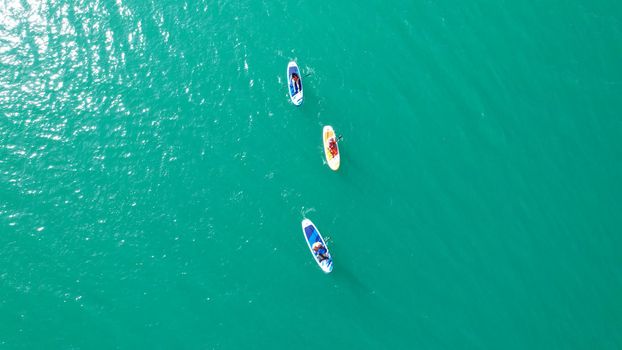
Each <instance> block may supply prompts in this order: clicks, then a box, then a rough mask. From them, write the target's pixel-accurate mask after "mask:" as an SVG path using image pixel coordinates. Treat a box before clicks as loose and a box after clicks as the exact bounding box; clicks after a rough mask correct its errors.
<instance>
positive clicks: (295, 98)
mask: <svg viewBox="0 0 622 350" xmlns="http://www.w3.org/2000/svg"><path fill="white" fill-rule="evenodd" d="M294 75H296V76H297V77H298V79H296V80H294ZM287 91H289V98H290V99H291V100H292V103H293V104H294V105H296V106H300V105H301V104H302V96H303V95H302V75H300V69H298V65H297V64H296V62H295V61H290V62H289V64H288V65H287Z"/></svg>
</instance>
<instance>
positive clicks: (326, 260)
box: [302, 219, 333, 273]
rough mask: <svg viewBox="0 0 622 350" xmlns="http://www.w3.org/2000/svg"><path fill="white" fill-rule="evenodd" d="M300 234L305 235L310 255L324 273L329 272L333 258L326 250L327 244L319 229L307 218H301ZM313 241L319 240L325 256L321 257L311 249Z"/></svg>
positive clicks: (331, 269)
mask: <svg viewBox="0 0 622 350" xmlns="http://www.w3.org/2000/svg"><path fill="white" fill-rule="evenodd" d="M302 234H303V235H304V236H305V239H306V240H307V245H308V246H309V250H310V251H311V255H313V259H314V260H315V262H316V263H317V264H318V265H319V266H320V268H321V269H322V271H324V272H325V273H330V272H331V271H333V258H332V256H331V255H330V252H329V251H328V246H326V242H325V241H324V238H322V235H321V234H320V231H318V229H317V227H315V225H314V224H313V223H312V222H311V220H309V219H304V220H302ZM315 242H320V243H322V245H323V246H324V248H325V249H326V253H325V254H324V255H325V256H327V257H321V256H319V254H317V253H316V252H315V251H313V244H314V243H315Z"/></svg>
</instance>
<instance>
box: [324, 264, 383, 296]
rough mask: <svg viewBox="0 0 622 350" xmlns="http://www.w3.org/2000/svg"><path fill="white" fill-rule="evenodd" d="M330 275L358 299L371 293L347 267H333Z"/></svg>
mask: <svg viewBox="0 0 622 350" xmlns="http://www.w3.org/2000/svg"><path fill="white" fill-rule="evenodd" d="M332 274H333V276H334V278H335V279H336V281H337V282H338V283H340V282H343V286H344V287H347V288H348V289H349V290H351V291H352V292H353V293H354V294H356V295H358V296H360V297H362V296H365V295H371V294H372V293H373V291H372V289H371V288H369V287H368V286H366V285H365V284H364V283H363V281H361V279H360V278H359V277H358V276H357V275H356V274H354V273H353V272H352V271H351V270H350V269H349V268H348V267H347V266H343V265H339V266H335V269H334V270H333V272H332Z"/></svg>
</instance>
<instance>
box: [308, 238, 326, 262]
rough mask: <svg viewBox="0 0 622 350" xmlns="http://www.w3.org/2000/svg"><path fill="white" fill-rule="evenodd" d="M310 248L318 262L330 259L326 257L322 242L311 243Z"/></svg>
mask: <svg viewBox="0 0 622 350" xmlns="http://www.w3.org/2000/svg"><path fill="white" fill-rule="evenodd" d="M312 248H313V254H315V256H317V258H318V259H319V261H320V262H322V261H324V260H326V259H329V258H330V257H329V256H328V250H327V249H326V247H325V246H324V245H323V244H322V242H315V243H313V246H312Z"/></svg>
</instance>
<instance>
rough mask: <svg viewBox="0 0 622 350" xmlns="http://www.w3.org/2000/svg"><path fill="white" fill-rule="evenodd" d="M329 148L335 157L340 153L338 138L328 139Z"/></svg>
mask: <svg viewBox="0 0 622 350" xmlns="http://www.w3.org/2000/svg"><path fill="white" fill-rule="evenodd" d="M328 150H329V151H330V154H331V155H332V156H333V157H334V156H336V155H337V153H339V150H338V149H337V140H335V138H332V139H330V140H329V141H328Z"/></svg>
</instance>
